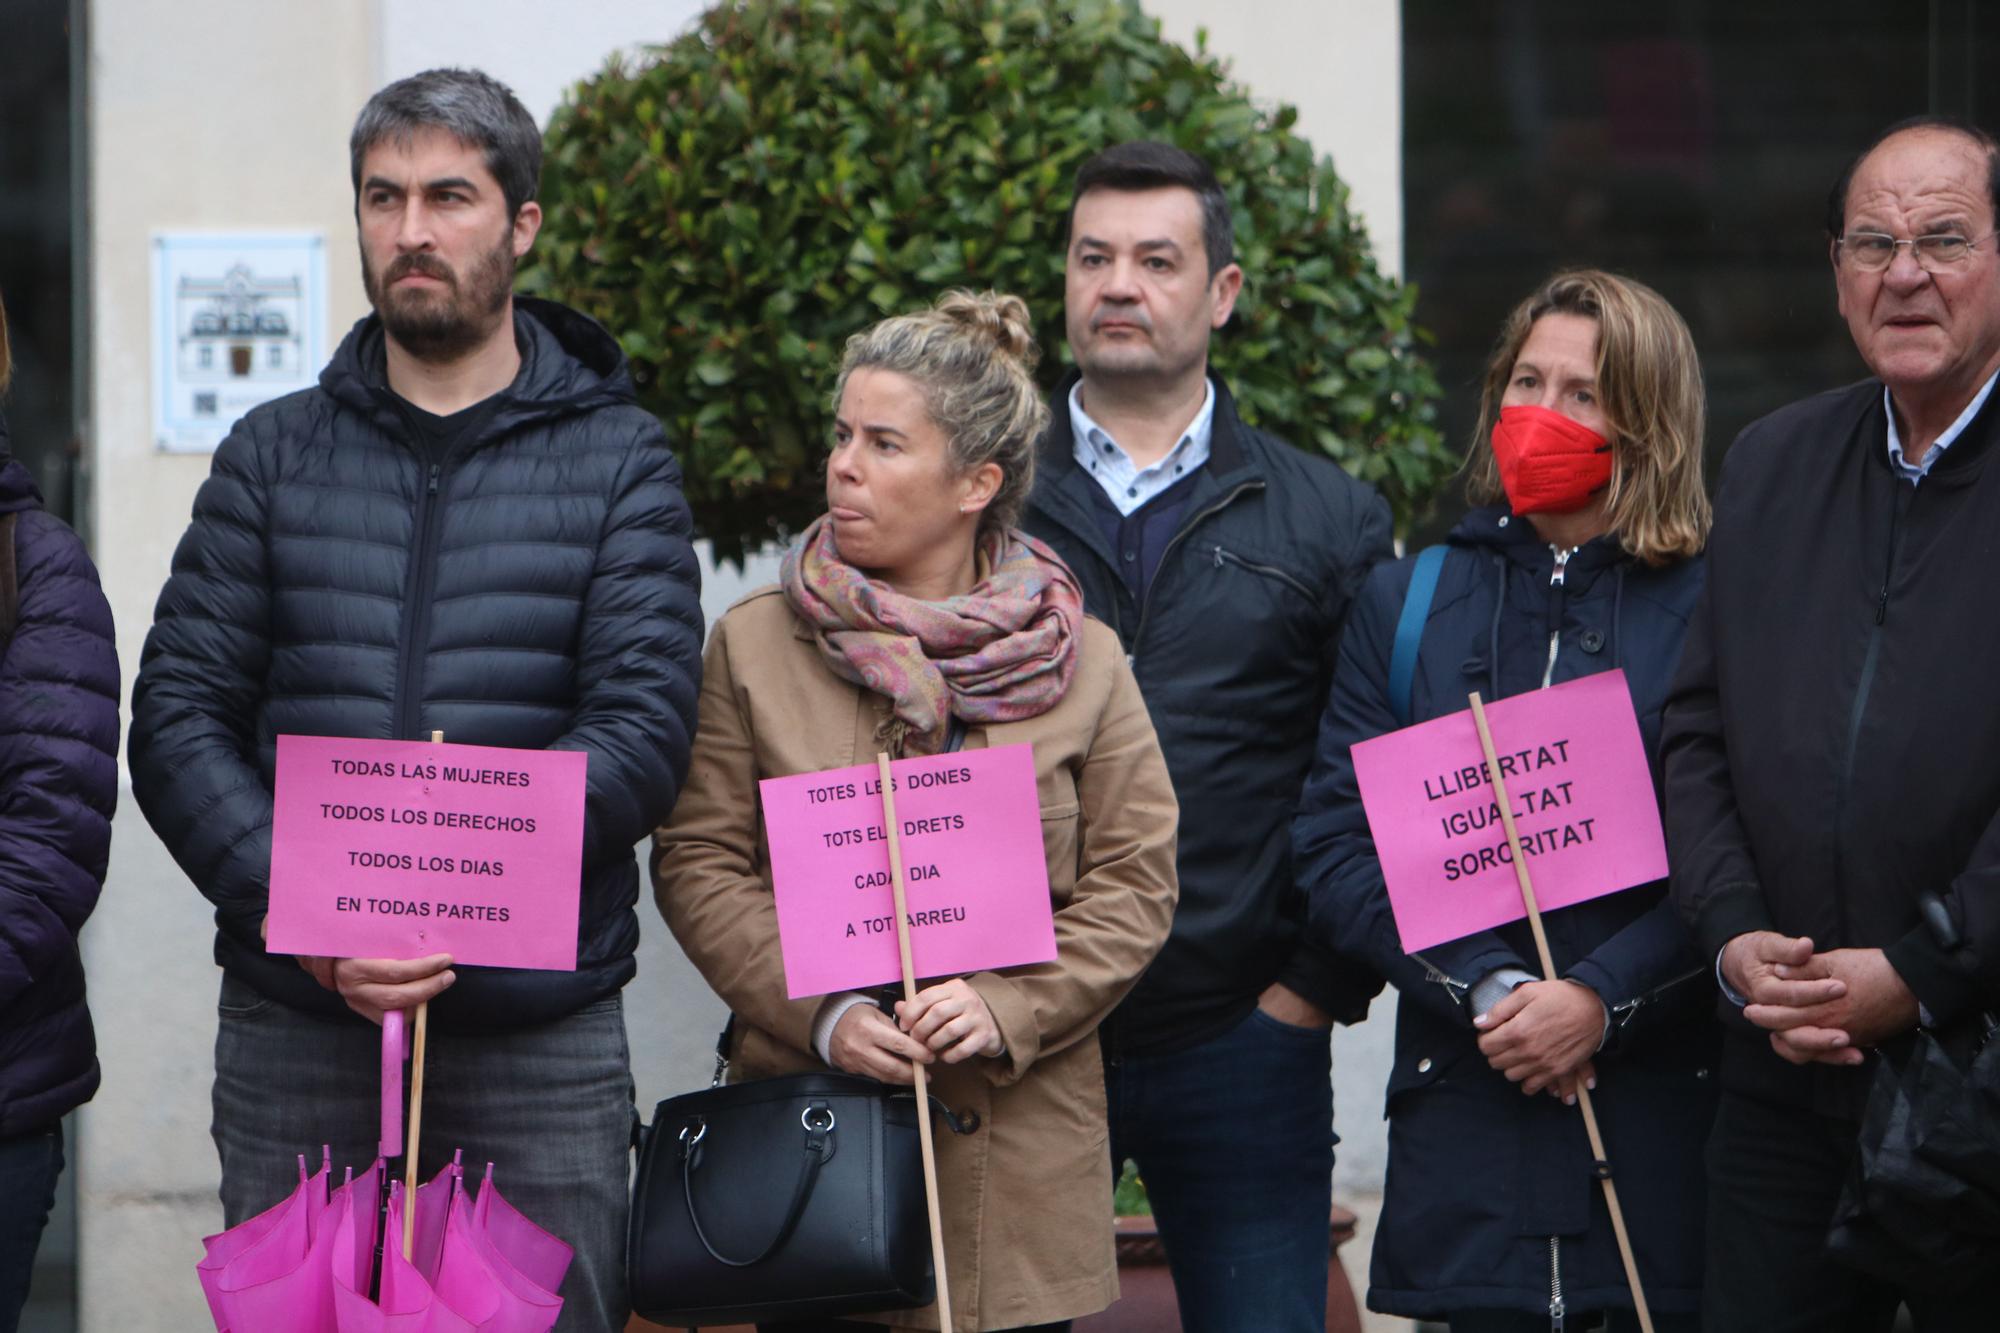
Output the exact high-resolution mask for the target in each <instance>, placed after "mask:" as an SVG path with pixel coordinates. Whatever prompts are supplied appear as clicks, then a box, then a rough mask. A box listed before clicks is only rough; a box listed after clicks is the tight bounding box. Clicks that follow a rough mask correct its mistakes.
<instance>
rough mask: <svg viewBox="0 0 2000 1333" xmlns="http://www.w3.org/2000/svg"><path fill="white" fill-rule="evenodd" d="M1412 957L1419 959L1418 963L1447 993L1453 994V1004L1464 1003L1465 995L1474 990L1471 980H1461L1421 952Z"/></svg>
mask: <svg viewBox="0 0 2000 1333" xmlns="http://www.w3.org/2000/svg"><path fill="white" fill-rule="evenodd" d="M1410 957H1412V958H1414V959H1416V960H1417V963H1418V964H1419V965H1420V966H1421V967H1422V968H1423V969H1424V972H1425V973H1426V974H1427V975H1428V976H1429V977H1430V979H1431V980H1432V981H1435V982H1436V983H1437V984H1438V985H1440V986H1442V987H1444V989H1445V994H1447V995H1449V996H1451V1001H1452V1003H1453V1004H1458V1005H1462V1004H1464V1003H1465V997H1466V996H1467V995H1468V994H1470V993H1471V991H1472V983H1471V982H1469V981H1461V980H1459V979H1458V978H1457V977H1454V976H1452V975H1450V974H1449V973H1447V972H1444V971H1441V970H1440V969H1439V968H1438V967H1437V966H1436V965H1434V964H1433V963H1432V962H1431V960H1430V959H1428V958H1426V957H1424V956H1423V955H1422V954H1420V953H1413V954H1411V955H1410Z"/></svg>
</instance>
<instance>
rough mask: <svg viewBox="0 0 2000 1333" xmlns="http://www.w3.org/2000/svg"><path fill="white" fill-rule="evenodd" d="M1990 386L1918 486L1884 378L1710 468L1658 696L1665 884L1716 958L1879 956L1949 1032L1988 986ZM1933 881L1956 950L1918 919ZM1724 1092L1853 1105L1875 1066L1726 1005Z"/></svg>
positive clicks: (1997, 991) (1809, 408) (1998, 653)
mask: <svg viewBox="0 0 2000 1333" xmlns="http://www.w3.org/2000/svg"><path fill="white" fill-rule="evenodd" d="M1996 404H2000V395H1995V396H1994V397H1993V398H1991V399H1989V400H1988V402H1987V404H1986V406H1985V408H1983V409H1982V410H1981V412H1980V413H1979V415H1978V416H1977V417H1976V418H1975V419H1974V420H1973V421H1972V422H1971V423H1970V424H1969V425H1968V426H1967V428H1966V430H1965V432H1964V433H1963V434H1962V435H1961V436H1960V437H1959V438H1958V439H1957V440H1956V441H1955V442H1954V443H1953V444H1952V445H1951V446H1950V448H1948V449H1947V450H1946V451H1945V452H1944V454H1943V455H1941V456H1940V457H1939V459H1938V460H1937V462H1936V463H1935V464H1934V465H1933V466H1932V468H1931V472H1930V475H1929V476H1928V477H1926V478H1925V479H1924V481H1923V482H1922V484H1921V485H1918V486H1914V487H1913V486H1911V485H1910V483H1909V482H1907V481H1903V480H1901V479H1899V478H1898V477H1896V476H1895V474H1894V473H1892V472H1891V471H1890V469H1889V464H1888V458H1887V453H1888V450H1887V445H1886V442H1885V441H1886V438H1887V430H1888V419H1887V416H1886V414H1885V412H1884V409H1883V404H1882V384H1881V382H1880V381H1879V380H1868V381H1865V382H1863V383H1861V384H1856V385H1852V386H1850V387H1848V388H1845V389H1840V390H1836V391H1834V392H1831V393H1825V394H1821V395H1819V396H1817V397H1814V398H1809V399H1806V400H1805V401H1803V402H1799V403H1794V404H1792V405H1791V406H1789V407H1786V408H1783V409H1781V410H1780V411H1777V412H1774V413H1772V414H1771V415H1770V416H1768V417H1765V418H1764V419H1763V420H1761V421H1758V422H1756V423H1754V424H1752V425H1751V426H1750V427H1749V428H1748V429H1746V430H1745V431H1744V432H1743V434H1742V435H1741V436H1739V437H1738V439H1737V441H1736V443H1735V445H1734V446H1733V447H1732V448H1731V449H1730V451H1729V455H1728V458H1727V460H1726V462H1725V464H1724V467H1723V473H1722V482H1721V486H1720V488H1719V490H1718V492H1717V497H1716V514H1715V535H1714V537H1713V538H1712V540H1711V543H1710V546H1709V553H1710V554H1709V572H1710V577H1709V583H1708V591H1707V595H1706V596H1705V597H1704V599H1703V601H1702V603H1701V606H1700V607H1699V609H1698V610H1697V612H1696V615H1695V619H1694V623H1693V625H1692V627H1691V628H1690V630H1689V633H1688V642H1687V651H1686V655H1685V657H1684V658H1683V659H1682V663H1681V670H1680V673H1679V675H1678V677H1677V678H1676V680H1675V684H1674V695H1673V698H1672V701H1671V702H1670V703H1669V705H1668V710H1667V728H1666V760H1667V839H1668V851H1669V853H1670V859H1671V862H1672V865H1673V884H1674V896H1675V898H1676V900H1677V901H1678V902H1679V904H1680V909H1681V912H1682V914H1683V915H1684V916H1685V917H1686V918H1687V920H1688V922H1689V924H1690V925H1691V926H1692V927H1693V929H1694V931H1695V933H1696V935H1697V937H1698V939H1699V941H1700V944H1701V948H1702V951H1703V954H1704V955H1705V957H1707V958H1708V959H1709V960H1710V961H1711V963H1712V962H1713V960H1714V958H1715V955H1716V954H1717V953H1718V952H1719V951H1720V949H1721V948H1722V946H1723V945H1724V944H1725V943H1727V942H1728V941H1729V940H1730V939H1731V938H1732V937H1733V936H1735V935H1737V934H1740V933H1741V932H1744V931H1749V930H1777V931H1782V932H1783V933H1785V934H1787V935H1808V936H1810V937H1811V938H1812V940H1813V943H1814V945H1815V946H1816V947H1818V948H1820V949H1834V948H1842V947H1856V948H1880V949H1885V950H1887V952H1888V957H1889V962H1890V963H1891V964H1892V965H1893V966H1894V967H1895V969H1896V971H1897V973H1898V974H1899V975H1900V976H1901V977H1902V978H1903V980H1904V981H1905V982H1906V983H1907V984H1908V985H1909V987H1910V989H1911V990H1913V991H1915V992H1916V995H1917V998H1918V1000H1920V1001H1921V1002H1922V1003H1923V1004H1924V1005H1925V1006H1927V1007H1928V1008H1929V1009H1930V1010H1931V1012H1932V1014H1933V1015H1934V1016H1935V1017H1936V1018H1937V1020H1938V1021H1939V1022H1941V1023H1942V1022H1948V1021H1950V1020H1951V1019H1953V1018H1956V1017H1959V1016H1961V1015H1966V1014H1969V1013H1971V1012H1974V1011H1976V1010H1977V1009H1978V1008H1980V1007H1981V1006H1987V1005H1992V1004H1993V1003H1994V1002H1995V1000H1996V998H2000V758H1997V757H2000V694H1996V693H1995V682H1996V681H2000V466H1996V464H1995V459H1994V453H1995V442H1994V436H1995V434H1996V433H2000V410H1996ZM1926 891H1929V892H1932V893H1935V894H1937V895H1939V897H1940V898H1941V899H1942V900H1943V902H1944V903H1945V905H1946V907H1947V909H1948V911H1949V912H1950V914H1951V916H1952V918H1953V921H1954V923H1955V924H1954V929H1955V931H1956V932H1957V933H1959V934H1960V935H1962V936H1963V939H1964V944H1963V945H1962V946H1961V947H1959V948H1957V949H1955V950H1951V951H1947V950H1946V949H1945V948H1944V947H1942V945H1941V944H1940V943H1939V942H1938V940H1937V939H1936V938H1935V937H1934V935H1933V933H1932V932H1931V931H1930V930H1928V929H1926V928H1925V926H1924V925H1923V924H1922V922H1921V919H1920V917H1919V909H1918V901H1919V895H1921V894H1923V893H1924V892H1926ZM1730 1035H1731V1039H1730V1041H1729V1042H1728V1050H1727V1053H1726V1055H1725V1058H1724V1061H1723V1079H1724V1085H1725V1086H1727V1087H1732V1088H1736V1089H1739V1090H1742V1091H1745V1092H1748V1093H1752V1094H1754V1095H1757V1096H1760V1097H1763V1098H1765V1099H1766V1100H1776V1101H1780V1102H1785V1103H1789V1104H1797V1105H1811V1106H1813V1107H1815V1108H1817V1109H1818V1110H1820V1111H1822V1112H1825V1113H1828V1114H1834V1115H1846V1116H1853V1117H1856V1118H1858V1117H1859V1115H1860V1109H1861V1101H1862V1097H1863V1094H1864V1093H1865V1091H1866V1087H1867V1081H1868V1078H1869V1076H1870V1072H1869V1068H1868V1067H1866V1066H1864V1067H1860V1068H1855V1069H1843V1068H1836V1067H1833V1066H1828V1065H1819V1064H1815V1065H1808V1066H1803V1067H1799V1066H1794V1065H1791V1064H1788V1063H1786V1062H1785V1061H1784V1060H1782V1059H1780V1058H1779V1057H1778V1055H1777V1054H1776V1053H1775V1052H1773V1051H1772V1050H1771V1049H1770V1045H1769V1042H1768V1040H1767V1036H1766V1034H1765V1033H1763V1032H1761V1031H1759V1030H1757V1029H1755V1028H1752V1027H1750V1026H1749V1025H1748V1024H1747V1023H1744V1022H1742V1021H1741V1019H1740V1018H1738V1019H1736V1020H1735V1021H1734V1022H1733V1023H1732V1026H1731V1034H1730Z"/></svg>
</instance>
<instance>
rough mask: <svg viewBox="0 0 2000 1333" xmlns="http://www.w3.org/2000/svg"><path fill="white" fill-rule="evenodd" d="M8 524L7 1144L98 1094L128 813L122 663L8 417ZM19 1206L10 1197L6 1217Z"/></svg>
mask: <svg viewBox="0 0 2000 1333" xmlns="http://www.w3.org/2000/svg"><path fill="white" fill-rule="evenodd" d="M0 514H15V515H18V517H17V518H16V519H15V520H14V522H15V528H14V534H13V541H14V551H13V555H14V567H15V576H14V586H15V588H16V590H17V592H18V596H19V601H18V604H17V610H16V616H15V624H14V632H13V634H12V636H11V637H9V638H5V639H3V640H0V1139H9V1138H12V1137H14V1136H15V1135H18V1134H26V1133H29V1132H31V1131H35V1130H40V1129H45V1128H47V1127H48V1126H50V1125H52V1124H54V1123H55V1122H56V1121H57V1120H59V1119H61V1118H62V1116H63V1114H64V1113H65V1112H67V1111H69V1110H70V1109H71V1108H72V1107H75V1106H77V1105H79V1104H81V1103H83V1102H87V1101H89V1100H90V1097H91V1094H92V1093H94V1092H96V1091H97V1078H98V1070H97V1041H96V1038H95V1036H94V1035H93V1033H92V1031H91V1026H90V1009H89V1007H88V1006H87V1005H86V1003H85V997H84V984H83V956H82V954H81V953H80V952H79V951H78V948H77V935H78V932H80V931H81V930H82V929H83V923H84V920H85V918H87V917H89V915H90V913H91V909H92V908H94V907H96V906H97V895H98V891H99V890H100V889H102V888H103V887H104V870H105V865H106V862H107V859H108V858H109V856H110V854H111V813H112V810H113V808H114V807H115V806H116V805H117V802H118V654H117V652H116V650H115V649H114V648H113V646H112V628H111V607H110V605H109V604H108V603H107V602H106V601H105V600H104V593H103V591H102V590H101V589H100V588H99V587H98V583H97V570H96V568H95V567H93V566H92V565H91V563H90V557H89V556H88V555H87V554H85V552H84V549H83V543H82V542H81V541H78V540H77V536H76V534H75V533H73V532H71V531H70V530H69V528H68V527H66V526H65V525H64V524H63V522H62V520H60V519H58V518H54V517H52V516H50V515H49V514H47V513H44V512H43V510H42V494H41V492H40V491H39V490H37V489H36V487H35V483H34V481H33V479H32V478H30V477H29V475H28V469H27V468H25V467H23V466H22V465H21V463H20V462H19V461H18V460H16V459H15V458H14V457H13V455H12V454H11V453H10V452H9V450H8V438H7V422H6V419H5V418H4V417H0ZM10 1206H13V1205H12V1204H11V1202H10V1201H4V1200H0V1211H4V1210H5V1209H7V1208H8V1207H10Z"/></svg>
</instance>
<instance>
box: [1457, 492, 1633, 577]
mask: <svg viewBox="0 0 2000 1333" xmlns="http://www.w3.org/2000/svg"><path fill="white" fill-rule="evenodd" d="M1447 540H1449V541H1450V542H1451V544H1452V545H1453V546H1474V547H1480V548H1483V549H1486V550H1490V551H1494V552H1496V553H1498V554H1500V555H1504V556H1506V557H1507V558H1508V559H1509V560H1510V561H1512V562H1513V563H1515V564H1519V565H1524V566H1526V567H1528V568H1530V569H1537V570H1546V569H1548V568H1550V567H1551V566H1552V565H1554V564H1555V554H1554V552H1552V551H1551V550H1550V549H1549V544H1548V543H1547V542H1545V541H1543V540H1542V537H1541V534H1540V533H1538V532H1536V531H1535V525H1534V524H1533V523H1530V522H1529V521H1528V520H1527V519H1525V518H1523V517H1521V516H1520V515H1519V514H1516V513H1514V512H1512V511H1511V510H1510V509H1509V508H1508V507H1507V506H1506V505H1504V504H1490V505H1482V506H1480V507H1479V508H1477V509H1475V510H1473V511H1472V512H1471V513H1469V514H1467V515H1466V516H1465V517H1464V518H1461V519H1459V520H1458V522H1457V523H1455V524H1453V525H1452V529H1451V535H1450V537H1449V538H1448V539H1447ZM1628 559H1630V557H1629V556H1628V555H1626V553H1625V548H1624V547H1623V546H1620V545H1619V544H1618V539H1617V538H1616V537H1614V536H1612V535H1611V534H1610V533H1608V532H1607V533H1605V534H1604V535H1603V536H1600V537H1593V538H1591V539H1590V540H1589V541H1587V542H1585V543H1584V544H1583V545H1582V546H1579V547H1578V548H1577V550H1576V554H1574V555H1572V556H1571V557H1570V563H1569V569H1570V570H1571V571H1572V572H1573V573H1580V572H1583V571H1587V570H1590V571H1594V570H1598V569H1603V568H1606V567H1608V566H1611V565H1615V564H1618V563H1619V562H1621V561H1624V560H1628Z"/></svg>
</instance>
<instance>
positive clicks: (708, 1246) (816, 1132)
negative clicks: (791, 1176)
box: [680, 1097, 835, 1268]
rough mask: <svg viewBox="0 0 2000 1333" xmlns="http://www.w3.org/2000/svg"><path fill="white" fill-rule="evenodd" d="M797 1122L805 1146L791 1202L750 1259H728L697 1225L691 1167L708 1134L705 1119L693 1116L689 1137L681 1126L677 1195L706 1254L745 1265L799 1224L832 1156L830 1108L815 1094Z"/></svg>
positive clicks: (765, 1255)
mask: <svg viewBox="0 0 2000 1333" xmlns="http://www.w3.org/2000/svg"><path fill="white" fill-rule="evenodd" d="M799 1124H800V1125H802V1126H803V1127H804V1128H805V1132H806V1139H805V1150H804V1153H803V1154H802V1156H801V1157H800V1159H799V1178H798V1181H797V1183H795V1184H794V1185H793V1186H792V1202H791V1205H790V1207H788V1208H787V1209H786V1210H785V1220H784V1222H783V1223H781V1224H780V1225H779V1227H778V1234H777V1235H775V1236H773V1237H771V1243H770V1244H769V1245H766V1246H765V1247H764V1248H763V1249H761V1250H759V1251H758V1252H757V1255H756V1257H755V1258H751V1259H731V1258H730V1257H729V1256H728V1255H726V1254H724V1253H722V1252H721V1251H720V1250H718V1249H716V1248H715V1246H714V1244H713V1243H712V1242H711V1241H710V1240H709V1239H708V1233H707V1232H705V1231H703V1230H702V1229H701V1214H700V1213H698V1212H696V1211H695V1206H694V1169H695V1166H696V1162H697V1159H698V1157H699V1156H700V1154H698V1153H697V1152H696V1151H695V1149H697V1148H698V1147H700V1146H701V1141H702V1139H703V1138H705V1137H706V1136H707V1134H708V1122H707V1121H705V1120H699V1119H698V1120H696V1121H695V1122H694V1126H693V1129H694V1133H693V1137H689V1134H688V1130H689V1126H687V1125H682V1126H681V1133H680V1144H681V1195H682V1197H683V1198H685V1199H686V1200H687V1210H688V1221H689V1222H691V1223H693V1224H694V1236H695V1239H696V1240H698V1241H700V1242H701V1248H703V1249H704V1250H707V1251H708V1257H709V1258H711V1259H713V1260H715V1262H717V1263H719V1264H725V1265H727V1266H728V1267H730V1268H749V1267H751V1266H753V1265H755V1264H761V1263H763V1262H764V1261H765V1260H766V1259H768V1258H770V1257H771V1256H772V1255H773V1254H775V1253H777V1251H778V1247H779V1246H780V1245H783V1244H784V1243H785V1241H786V1239H787V1238H788V1237H790V1236H791V1234H792V1228H794V1227H796V1226H797V1225H798V1224H799V1218H800V1217H801V1216H803V1215H804V1213H805V1210H806V1202H807V1201H808V1200H809V1199H811V1198H812V1192H813V1183H814V1182H815V1181H817V1180H818V1179H819V1169H820V1168H821V1167H822V1166H825V1165H826V1164H827V1163H828V1162H829V1161H831V1160H832V1159H833V1130H834V1124H835V1121H834V1116H833V1108H832V1107H831V1106H828V1105H827V1104H826V1103H825V1102H824V1101H822V1100H820V1099H819V1098H817V1097H815V1098H814V1099H813V1100H811V1101H809V1102H807V1103H806V1106H805V1109H804V1110H803V1111H800V1112H799Z"/></svg>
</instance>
